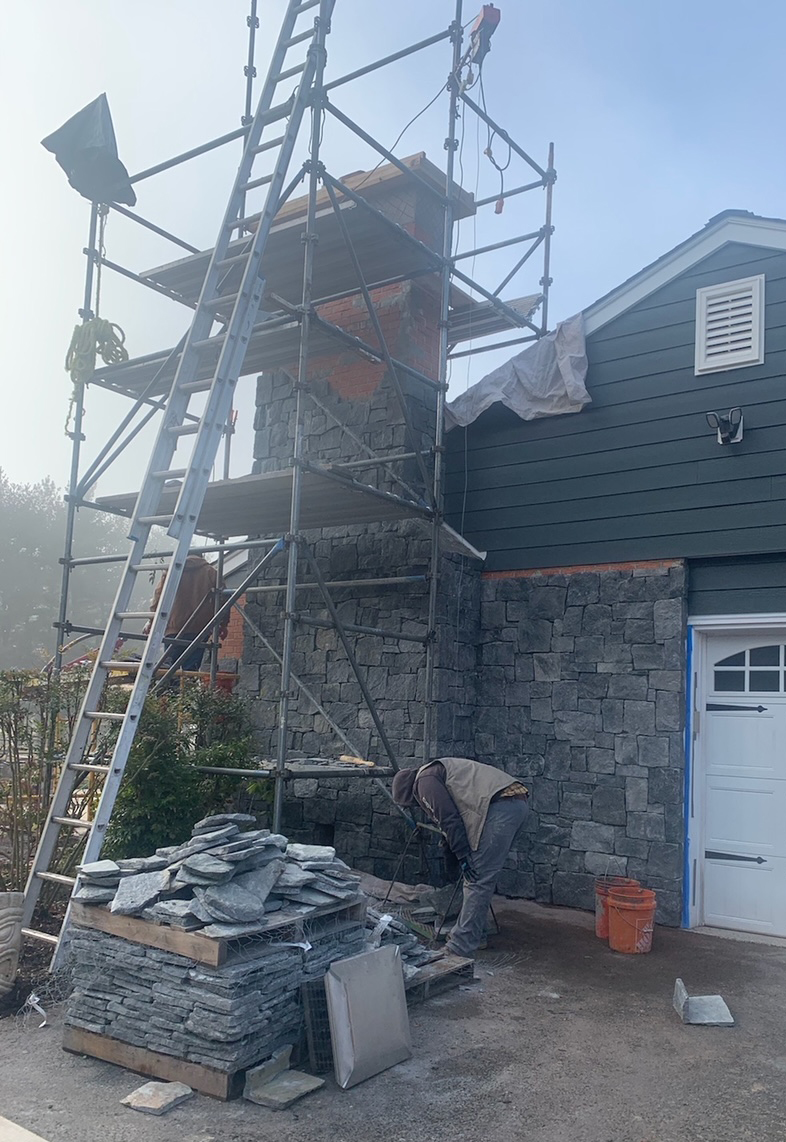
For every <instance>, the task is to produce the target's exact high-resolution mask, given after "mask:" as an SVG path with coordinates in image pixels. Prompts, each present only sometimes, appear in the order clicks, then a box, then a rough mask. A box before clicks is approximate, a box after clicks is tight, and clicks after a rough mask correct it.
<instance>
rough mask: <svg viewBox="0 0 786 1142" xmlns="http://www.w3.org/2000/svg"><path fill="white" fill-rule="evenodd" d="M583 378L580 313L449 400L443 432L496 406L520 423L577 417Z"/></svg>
mask: <svg viewBox="0 0 786 1142" xmlns="http://www.w3.org/2000/svg"><path fill="white" fill-rule="evenodd" d="M586 376H587V348H586V343H585V340H584V316H583V314H581V313H579V314H577V315H576V316H575V317H570V318H568V320H567V321H561V322H560V323H559V325H558V326H557V328H556V329H555V330H554V332H553V333H547V334H546V336H545V337H541V339H540V340H539V341H536V342H535V343H534V344H533V345H528V346H527V348H526V349H525V350H524V351H523V353H519V354H517V355H516V356H515V357H511V359H510V360H509V361H506V362H505V364H504V365H500V367H499V368H498V369H495V370H494V371H493V373H489V374H488V375H487V376H485V377H483V379H482V380H480V381H478V382H477V384H475V385H472V386H471V387H470V388H468V389H467V391H466V392H465V393H462V394H461V396H459V397H456V399H455V400H454V401H451V402H450V403H449V404H448V405H447V407H446V409H445V424H446V427H447V428H448V430H450V429H451V428H456V427H457V426H459V425H461V426H465V425H467V424H472V422H473V421H474V420H477V418H478V417H479V416H480V414H481V413H482V412H485V411H486V409H487V408H490V407H491V406H492V405H493V404H497V403H501V404H504V405H506V406H507V408H509V409H512V411H513V412H515V413H516V415H517V416H520V417H521V419H522V420H536V419H537V418H538V417H541V416H563V415H564V414H565V413H570V412H581V410H582V409H583V408H584V406H585V405H586V404H589V403H590V400H591V398H590V395H589V393H588V392H587V389H586V387H585V385H584V381H585V379H586Z"/></svg>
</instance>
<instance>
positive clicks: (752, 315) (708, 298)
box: [696, 274, 764, 374]
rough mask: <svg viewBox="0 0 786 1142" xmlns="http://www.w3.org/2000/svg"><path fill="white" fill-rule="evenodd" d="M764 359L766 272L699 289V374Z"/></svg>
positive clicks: (697, 314) (697, 310) (754, 363)
mask: <svg viewBox="0 0 786 1142" xmlns="http://www.w3.org/2000/svg"><path fill="white" fill-rule="evenodd" d="M763 361H764V274H759V275H758V276H757V277H755V278H741V279H740V280H739V281H736V282H724V283H723V284H722V285H717V286H707V287H706V288H705V289H699V290H697V291H696V373H697V374H698V373H717V372H720V371H721V370H723V369H740V368H742V367H743V366H744V365H761V364H762V362H763Z"/></svg>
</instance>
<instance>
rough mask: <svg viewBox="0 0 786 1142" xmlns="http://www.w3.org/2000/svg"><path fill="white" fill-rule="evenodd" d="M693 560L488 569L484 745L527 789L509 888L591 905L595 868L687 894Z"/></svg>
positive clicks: (669, 915)
mask: <svg viewBox="0 0 786 1142" xmlns="http://www.w3.org/2000/svg"><path fill="white" fill-rule="evenodd" d="M685 622H686V613H685V568H684V566H683V565H682V564H681V563H676V562H675V563H662V564H650V565H641V566H635V567H634V566H627V567H625V566H621V567H616V568H608V569H603V570H577V571H575V572H570V571H561V570H556V571H554V572H539V573H533V574H530V573H527V574H525V575H524V576H522V577H510V578H505V577H502V578H497V577H493V576H489V577H485V578H484V582H483V586H482V602H481V633H480V639H481V649H480V657H481V662H480V671H479V686H478V713H477V721H476V730H477V732H476V735H475V749H476V752H475V756H476V757H477V758H478V760H480V761H485V762H489V763H491V764H494V765H498V766H500V767H502V768H504V769H507V770H508V771H509V772H511V773H518V774H521V776H522V777H523V779H524V780H525V781H526V782H527V783H528V784H529V785H530V787H531V790H532V798H531V808H532V812H531V814H530V817H529V821H528V826H527V829H526V832H525V833H524V834H522V836H521V837H520V838H519V842H518V844H517V846H516V851H515V852H514V853H512V854H511V858H510V860H509V865H508V867H507V868H506V869H505V871H504V873H503V876H502V878H501V881H500V890H501V891H503V892H507V893H510V894H511V895H517V896H526V897H533V898H534V899H536V900H540V901H544V902H548V903H554V904H565V905H572V906H577V907H582V908H590V907H592V902H593V884H594V879H595V877H596V876H598V875H605V874H609V875H625V876H633V877H636V878H637V879H640V880H641V881H642V883H645V884H647V885H648V886H650V887H652V888H655V889H657V890H658V899H659V919H660V920H661V921H663V922H666V923H671V924H677V923H679V920H680V914H681V905H682V893H681V884H682V866H683V836H684V824H683V785H684V755H685V750H684V707H685Z"/></svg>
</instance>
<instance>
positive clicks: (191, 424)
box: [167, 420, 199, 436]
mask: <svg viewBox="0 0 786 1142" xmlns="http://www.w3.org/2000/svg"><path fill="white" fill-rule="evenodd" d="M198 431H199V424H198V423H196V422H195V421H193V420H189V421H188V423H187V424H171V425H170V426H169V428H168V429H167V432H171V433H172V435H173V436H193V435H194V433H195V432H198Z"/></svg>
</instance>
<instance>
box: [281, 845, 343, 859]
mask: <svg viewBox="0 0 786 1142" xmlns="http://www.w3.org/2000/svg"><path fill="white" fill-rule="evenodd" d="M287 856H288V857H289V859H290V860H297V861H304V860H308V861H314V860H317V861H323V860H325V861H332V860H334V859H335V856H336V850H335V849H334V848H332V847H331V846H330V845H287Z"/></svg>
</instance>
